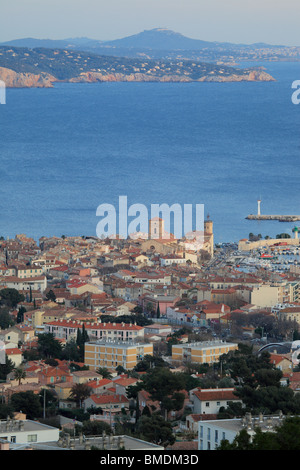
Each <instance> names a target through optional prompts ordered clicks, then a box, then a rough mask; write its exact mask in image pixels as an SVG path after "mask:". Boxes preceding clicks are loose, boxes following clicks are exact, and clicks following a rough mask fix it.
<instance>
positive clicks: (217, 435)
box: [198, 413, 284, 450]
mask: <svg viewBox="0 0 300 470" xmlns="http://www.w3.org/2000/svg"><path fill="white" fill-rule="evenodd" d="M283 419H284V417H283V416H282V415H281V414H279V415H278V416H263V415H262V414H260V415H259V416H257V417H253V418H252V416H251V414H250V413H248V414H247V415H246V416H245V417H243V418H238V419H218V420H208V421H199V423H198V450H215V449H216V448H217V447H218V446H219V445H220V444H221V441H222V440H227V441H228V442H229V443H232V442H233V440H234V438H235V437H236V436H237V435H238V434H239V433H240V431H242V430H243V429H246V430H247V433H248V434H249V435H250V438H251V437H253V436H254V434H255V429H256V428H257V427H259V428H260V429H261V431H262V432H272V431H273V432H274V431H275V428H276V426H279V425H280V424H282V421H283Z"/></svg>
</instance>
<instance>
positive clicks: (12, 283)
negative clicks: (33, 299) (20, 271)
mask: <svg viewBox="0 0 300 470" xmlns="http://www.w3.org/2000/svg"><path fill="white" fill-rule="evenodd" d="M0 286H2V287H7V288H10V289H16V290H19V291H28V292H29V291H30V289H31V290H36V291H40V292H44V291H45V290H46V288H47V278H46V276H37V277H29V278H19V277H16V276H3V277H1V278H0Z"/></svg>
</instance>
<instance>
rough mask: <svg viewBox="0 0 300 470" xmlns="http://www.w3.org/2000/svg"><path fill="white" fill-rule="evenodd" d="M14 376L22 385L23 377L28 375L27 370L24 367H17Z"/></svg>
mask: <svg viewBox="0 0 300 470" xmlns="http://www.w3.org/2000/svg"><path fill="white" fill-rule="evenodd" d="M14 377H15V379H16V380H18V382H19V385H21V381H22V379H25V377H26V372H25V370H24V369H23V367H17V368H16V369H15V371H14Z"/></svg>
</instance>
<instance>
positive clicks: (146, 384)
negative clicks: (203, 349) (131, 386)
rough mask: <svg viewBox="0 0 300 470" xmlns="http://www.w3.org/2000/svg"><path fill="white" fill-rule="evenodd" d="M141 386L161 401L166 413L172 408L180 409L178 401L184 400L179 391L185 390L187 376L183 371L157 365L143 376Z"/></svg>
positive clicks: (152, 397)
mask: <svg viewBox="0 0 300 470" xmlns="http://www.w3.org/2000/svg"><path fill="white" fill-rule="evenodd" d="M139 386H140V387H141V388H143V389H144V390H146V391H147V392H149V393H150V397H151V399H152V400H154V401H159V402H160V404H161V409H162V412H163V413H166V412H167V411H170V410H172V409H179V408H178V403H179V402H180V401H181V400H182V396H178V393H177V392H180V391H181V390H185V376H184V374H182V373H174V372H171V371H170V369H166V368H165V367H156V368H154V369H150V370H149V371H148V373H147V374H146V375H145V376H143V378H142V381H141V382H140V384H139ZM175 392H176V393H175ZM180 395H181V394H180Z"/></svg>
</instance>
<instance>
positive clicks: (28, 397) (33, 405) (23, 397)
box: [11, 391, 42, 419]
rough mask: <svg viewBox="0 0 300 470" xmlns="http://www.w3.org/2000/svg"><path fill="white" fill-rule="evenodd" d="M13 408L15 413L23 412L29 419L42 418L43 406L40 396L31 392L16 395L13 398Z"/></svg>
mask: <svg viewBox="0 0 300 470" xmlns="http://www.w3.org/2000/svg"><path fill="white" fill-rule="evenodd" d="M11 406H12V408H13V410H14V411H17V412H19V411H22V413H25V414H26V416H27V418H28V419H35V418H39V417H41V416H42V406H41V404H40V400H39V396H38V395H36V394H35V393H33V392H32V391H29V392H20V393H14V394H13V395H12V396H11Z"/></svg>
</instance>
